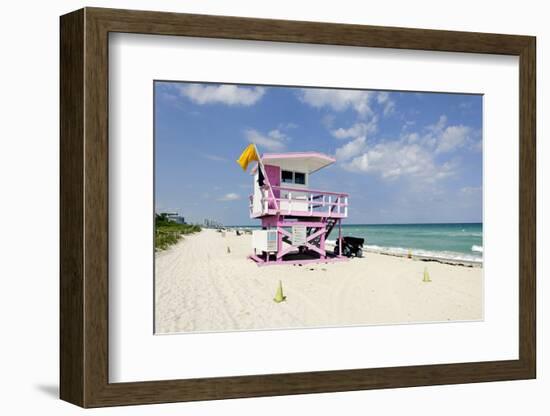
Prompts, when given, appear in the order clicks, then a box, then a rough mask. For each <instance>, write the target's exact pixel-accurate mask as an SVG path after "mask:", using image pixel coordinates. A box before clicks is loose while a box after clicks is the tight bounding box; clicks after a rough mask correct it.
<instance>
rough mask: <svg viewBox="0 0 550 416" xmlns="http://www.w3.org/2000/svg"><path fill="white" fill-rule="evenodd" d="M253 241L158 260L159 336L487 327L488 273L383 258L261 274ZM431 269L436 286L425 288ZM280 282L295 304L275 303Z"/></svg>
mask: <svg viewBox="0 0 550 416" xmlns="http://www.w3.org/2000/svg"><path fill="white" fill-rule="evenodd" d="M250 239H251V237H250V236H249V235H242V236H237V235H235V233H232V232H231V233H227V234H226V235H225V237H224V236H222V234H221V233H218V232H215V231H213V230H203V231H202V232H200V233H198V234H195V235H190V236H186V237H185V239H183V240H182V241H180V242H179V243H178V244H177V245H175V246H173V247H172V248H170V249H168V250H166V251H164V252H160V253H157V254H156V260H155V330H156V332H157V333H172V332H191V331H207V332H212V331H234V330H247V329H270V328H297V327H320V326H344V325H368V324H394V323H405V322H426V321H455V320H479V319H482V318H483V311H482V305H483V302H482V293H483V290H482V285H483V269H482V268H480V267H473V268H472V267H464V266H457V265H449V264H440V263H434V262H423V261H420V260H414V259H412V260H411V259H407V258H399V257H393V256H387V255H382V254H375V253H366V254H365V257H364V258H362V259H351V260H350V261H348V262H343V263H333V264H316V265H304V266H297V265H296V266H291V265H283V266H267V267H258V266H256V264H255V263H253V262H252V261H250V260H247V259H246V256H247V255H248V254H250V252H251V242H250ZM228 247H229V249H230V252H229V253H228V250H227V249H228ZM425 267H427V268H428V271H429V273H430V277H431V280H432V282H430V283H425V282H423V281H422V277H423V272H424V268H425ZM279 280H281V281H282V283H283V287H284V292H285V295H286V296H287V299H286V301H285V302H282V303H275V302H273V297H274V295H275V291H276V289H277V285H278V282H279Z"/></svg>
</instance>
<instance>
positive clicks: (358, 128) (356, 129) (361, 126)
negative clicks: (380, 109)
mask: <svg viewBox="0 0 550 416" xmlns="http://www.w3.org/2000/svg"><path fill="white" fill-rule="evenodd" d="M377 122H378V117H376V116H374V117H373V118H372V120H370V121H369V122H368V123H355V124H354V125H353V126H351V127H349V128H347V129H344V128H342V127H340V128H338V129H336V130H332V131H331V132H330V134H332V136H334V137H335V138H337V139H350V138H355V137H360V136H366V135H367V133H374V132H376V130H377V128H378V124H377Z"/></svg>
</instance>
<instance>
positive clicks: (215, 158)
mask: <svg viewBox="0 0 550 416" xmlns="http://www.w3.org/2000/svg"><path fill="white" fill-rule="evenodd" d="M203 156H204V157H205V158H206V159H208V160H213V161H214V162H227V159H226V158H225V157H222V156H218V155H212V154H204V155H203Z"/></svg>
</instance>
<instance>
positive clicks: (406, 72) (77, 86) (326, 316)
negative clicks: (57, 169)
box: [60, 8, 536, 407]
mask: <svg viewBox="0 0 550 416" xmlns="http://www.w3.org/2000/svg"><path fill="white" fill-rule="evenodd" d="M60 24H61V50H60V53H61V129H60V130H61V273H60V274H61V276H60V279H61V293H60V295H61V305H60V323H61V334H60V335H61V351H60V359H61V364H60V365H61V368H60V371H61V386H60V395H61V398H62V399H63V400H66V401H68V402H71V403H74V404H77V405H79V406H82V407H101V406H115V405H129V404H146V403H163V402H177V401H190V400H213V399H224V398H238V397H257V396H268V395H288V394H304V393H320V392H336V391H349V390H364V389H377V388H397V387H412V386H425V385H436V384H456V383H473V382H487V381H500V380H518V379H529V378H535V376H536V333H535V318H536V317H535V310H536V307H535V306H536V305H535V298H536V296H535V294H536V290H535V283H536V276H535V252H536V251H535V248H536V235H535V230H536V227H535V224H536V208H535V207H536V193H535V184H536V179H535V161H536V150H535V125H536V123H535V121H536V120H535V114H536V97H535V49H536V47H535V38H534V37H530V36H518V35H500V34H486V33H467V32H451V31H436V30H422V29H404V28H390V27H375V26H361V25H344V24H329V23H316V22H296V21H284V20H268V19H251V18H240V17H226V16H206V15H190V14H175V13H160V12H146V11H129V10H113V9H98V8H85V9H82V10H78V11H75V12H72V13H70V14H67V15H65V16H62V17H61V22H60Z"/></svg>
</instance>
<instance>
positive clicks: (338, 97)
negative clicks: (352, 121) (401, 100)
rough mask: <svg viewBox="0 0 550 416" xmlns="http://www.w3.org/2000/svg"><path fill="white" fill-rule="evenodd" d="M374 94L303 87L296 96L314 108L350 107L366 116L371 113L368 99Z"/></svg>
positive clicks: (343, 108) (342, 108) (340, 108)
mask: <svg viewBox="0 0 550 416" xmlns="http://www.w3.org/2000/svg"><path fill="white" fill-rule="evenodd" d="M374 94H375V93H374V92H371V91H359V90H331V89H315V88H304V89H302V90H300V92H299V93H298V97H299V99H300V100H301V101H302V102H304V103H306V104H309V105H310V106H312V107H315V108H322V107H328V108H330V109H332V110H334V111H344V110H347V109H348V108H351V109H353V110H355V111H356V112H357V113H358V114H359V115H361V116H367V115H371V114H372V109H371V107H370V100H371V98H372V96H373V95H374Z"/></svg>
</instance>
